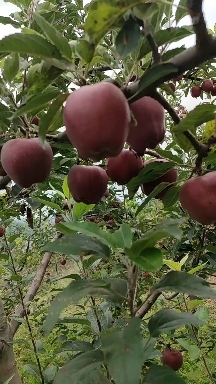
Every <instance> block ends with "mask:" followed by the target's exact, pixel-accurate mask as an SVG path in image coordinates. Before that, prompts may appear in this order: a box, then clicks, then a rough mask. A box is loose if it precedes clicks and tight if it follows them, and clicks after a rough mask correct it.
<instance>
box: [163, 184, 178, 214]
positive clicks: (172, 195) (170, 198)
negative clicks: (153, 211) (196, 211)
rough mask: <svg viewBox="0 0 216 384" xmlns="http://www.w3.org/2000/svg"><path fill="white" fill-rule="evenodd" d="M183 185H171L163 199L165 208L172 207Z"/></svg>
mask: <svg viewBox="0 0 216 384" xmlns="http://www.w3.org/2000/svg"><path fill="white" fill-rule="evenodd" d="M180 188H181V187H177V186H171V187H170V188H169V189H168V190H167V192H166V194H165V196H164V197H163V199H162V202H163V205H164V208H165V209H169V208H171V207H172V206H173V205H174V204H175V203H176V202H177V201H178V199H179V191H180Z"/></svg>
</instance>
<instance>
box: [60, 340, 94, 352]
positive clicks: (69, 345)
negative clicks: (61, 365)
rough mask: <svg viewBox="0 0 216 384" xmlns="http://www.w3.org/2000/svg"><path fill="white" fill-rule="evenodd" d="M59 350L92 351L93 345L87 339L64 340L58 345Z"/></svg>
mask: <svg viewBox="0 0 216 384" xmlns="http://www.w3.org/2000/svg"><path fill="white" fill-rule="evenodd" d="M60 350H61V351H75V352H80V351H82V352H84V351H92V350H94V347H93V345H92V343H89V342H87V341H66V342H65V343H63V344H62V346H61V347H60Z"/></svg>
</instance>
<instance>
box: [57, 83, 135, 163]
mask: <svg viewBox="0 0 216 384" xmlns="http://www.w3.org/2000/svg"><path fill="white" fill-rule="evenodd" d="M129 122H130V109H129V105H128V102H127V100H126V98H125V96H124V94H123V93H122V91H121V90H120V89H119V88H118V87H116V86H115V85H114V84H112V83H108V82H101V83H97V84H93V85H85V86H83V87H81V88H80V89H78V90H76V91H74V92H73V93H71V94H70V96H69V97H68V99H67V102H66V106H65V108H64V123H65V127H66V133H67V136H68V139H69V140H70V142H71V143H72V144H73V146H74V147H75V148H76V149H77V151H78V153H79V156H80V157H82V158H84V159H88V158H89V159H92V160H94V161H98V160H102V159H105V158H106V157H113V156H117V155H118V154H119V153H120V152H121V150H122V148H123V146H124V143H125V141H126V139H127V135H128V130H129Z"/></svg>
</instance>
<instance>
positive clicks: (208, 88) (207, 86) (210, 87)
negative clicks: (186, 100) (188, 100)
mask: <svg viewBox="0 0 216 384" xmlns="http://www.w3.org/2000/svg"><path fill="white" fill-rule="evenodd" d="M190 92H191V96H192V97H194V98H197V97H200V96H201V94H202V92H206V93H210V94H211V95H212V96H216V86H215V85H214V82H213V81H212V80H210V79H207V80H204V81H203V82H202V84H201V86H200V87H199V86H198V85H195V86H193V87H192V88H191V90H190Z"/></svg>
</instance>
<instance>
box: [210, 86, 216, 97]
mask: <svg viewBox="0 0 216 384" xmlns="http://www.w3.org/2000/svg"><path fill="white" fill-rule="evenodd" d="M211 95H212V96H216V87H213V88H212V90H211Z"/></svg>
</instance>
